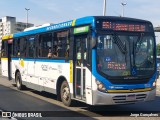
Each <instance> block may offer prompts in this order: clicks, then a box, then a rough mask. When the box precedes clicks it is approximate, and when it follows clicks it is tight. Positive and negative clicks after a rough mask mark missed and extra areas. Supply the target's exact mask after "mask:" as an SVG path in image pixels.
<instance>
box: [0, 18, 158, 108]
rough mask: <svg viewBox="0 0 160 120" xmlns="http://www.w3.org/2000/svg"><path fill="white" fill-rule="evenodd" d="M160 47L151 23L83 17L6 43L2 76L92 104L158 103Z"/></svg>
mask: <svg viewBox="0 0 160 120" xmlns="http://www.w3.org/2000/svg"><path fill="white" fill-rule="evenodd" d="M155 51H156V43H155V34H154V29H153V25H152V23H151V22H149V21H146V20H140V19H135V18H126V17H112V16H90V17H83V18H79V19H75V20H71V21H67V22H63V23H59V24H51V25H48V26H45V27H38V28H30V29H28V30H25V31H23V32H19V33H15V34H12V35H7V36H3V38H2V58H1V60H2V75H3V76H6V77H8V79H9V80H12V81H14V82H15V83H16V85H17V88H18V89H19V90H22V89H24V88H25V87H27V88H31V89H35V90H38V91H46V92H49V93H53V94H56V95H57V98H58V99H59V100H62V102H63V103H64V104H65V105H67V106H70V105H71V104H72V102H73V100H78V101H82V102H84V103H87V104H89V105H117V104H129V103H136V102H140V101H151V100H154V98H155V95H156V74H157V72H156V71H157V70H156V52H155Z"/></svg>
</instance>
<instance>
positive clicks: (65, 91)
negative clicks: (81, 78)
mask: <svg viewBox="0 0 160 120" xmlns="http://www.w3.org/2000/svg"><path fill="white" fill-rule="evenodd" d="M69 97H70V93H69V88H68V87H67V86H65V87H64V88H63V90H62V98H63V100H64V101H66V102H68V100H69Z"/></svg>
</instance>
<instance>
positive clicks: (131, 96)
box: [126, 95, 136, 101]
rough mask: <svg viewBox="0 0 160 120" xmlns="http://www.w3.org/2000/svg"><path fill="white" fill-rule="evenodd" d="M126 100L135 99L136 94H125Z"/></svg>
mask: <svg viewBox="0 0 160 120" xmlns="http://www.w3.org/2000/svg"><path fill="white" fill-rule="evenodd" d="M126 100H127V101H135V100H136V95H127V97H126Z"/></svg>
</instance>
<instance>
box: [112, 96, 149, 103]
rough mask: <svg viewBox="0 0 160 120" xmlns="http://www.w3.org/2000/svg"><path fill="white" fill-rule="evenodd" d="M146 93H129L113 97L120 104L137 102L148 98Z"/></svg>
mask: <svg viewBox="0 0 160 120" xmlns="http://www.w3.org/2000/svg"><path fill="white" fill-rule="evenodd" d="M146 96H147V95H146V94H137V95H136V94H129V95H118V96H114V97H113V98H112V99H113V101H114V103H117V104H118V103H119V104H123V103H135V102H138V101H144V100H145V98H146Z"/></svg>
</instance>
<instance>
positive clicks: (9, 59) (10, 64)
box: [7, 39, 13, 80]
mask: <svg viewBox="0 0 160 120" xmlns="http://www.w3.org/2000/svg"><path fill="white" fill-rule="evenodd" d="M7 42H8V46H7V52H8V53H7V57H8V80H11V79H12V72H11V69H12V67H11V66H12V59H11V54H12V43H13V39H9V40H8V41H7Z"/></svg>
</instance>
